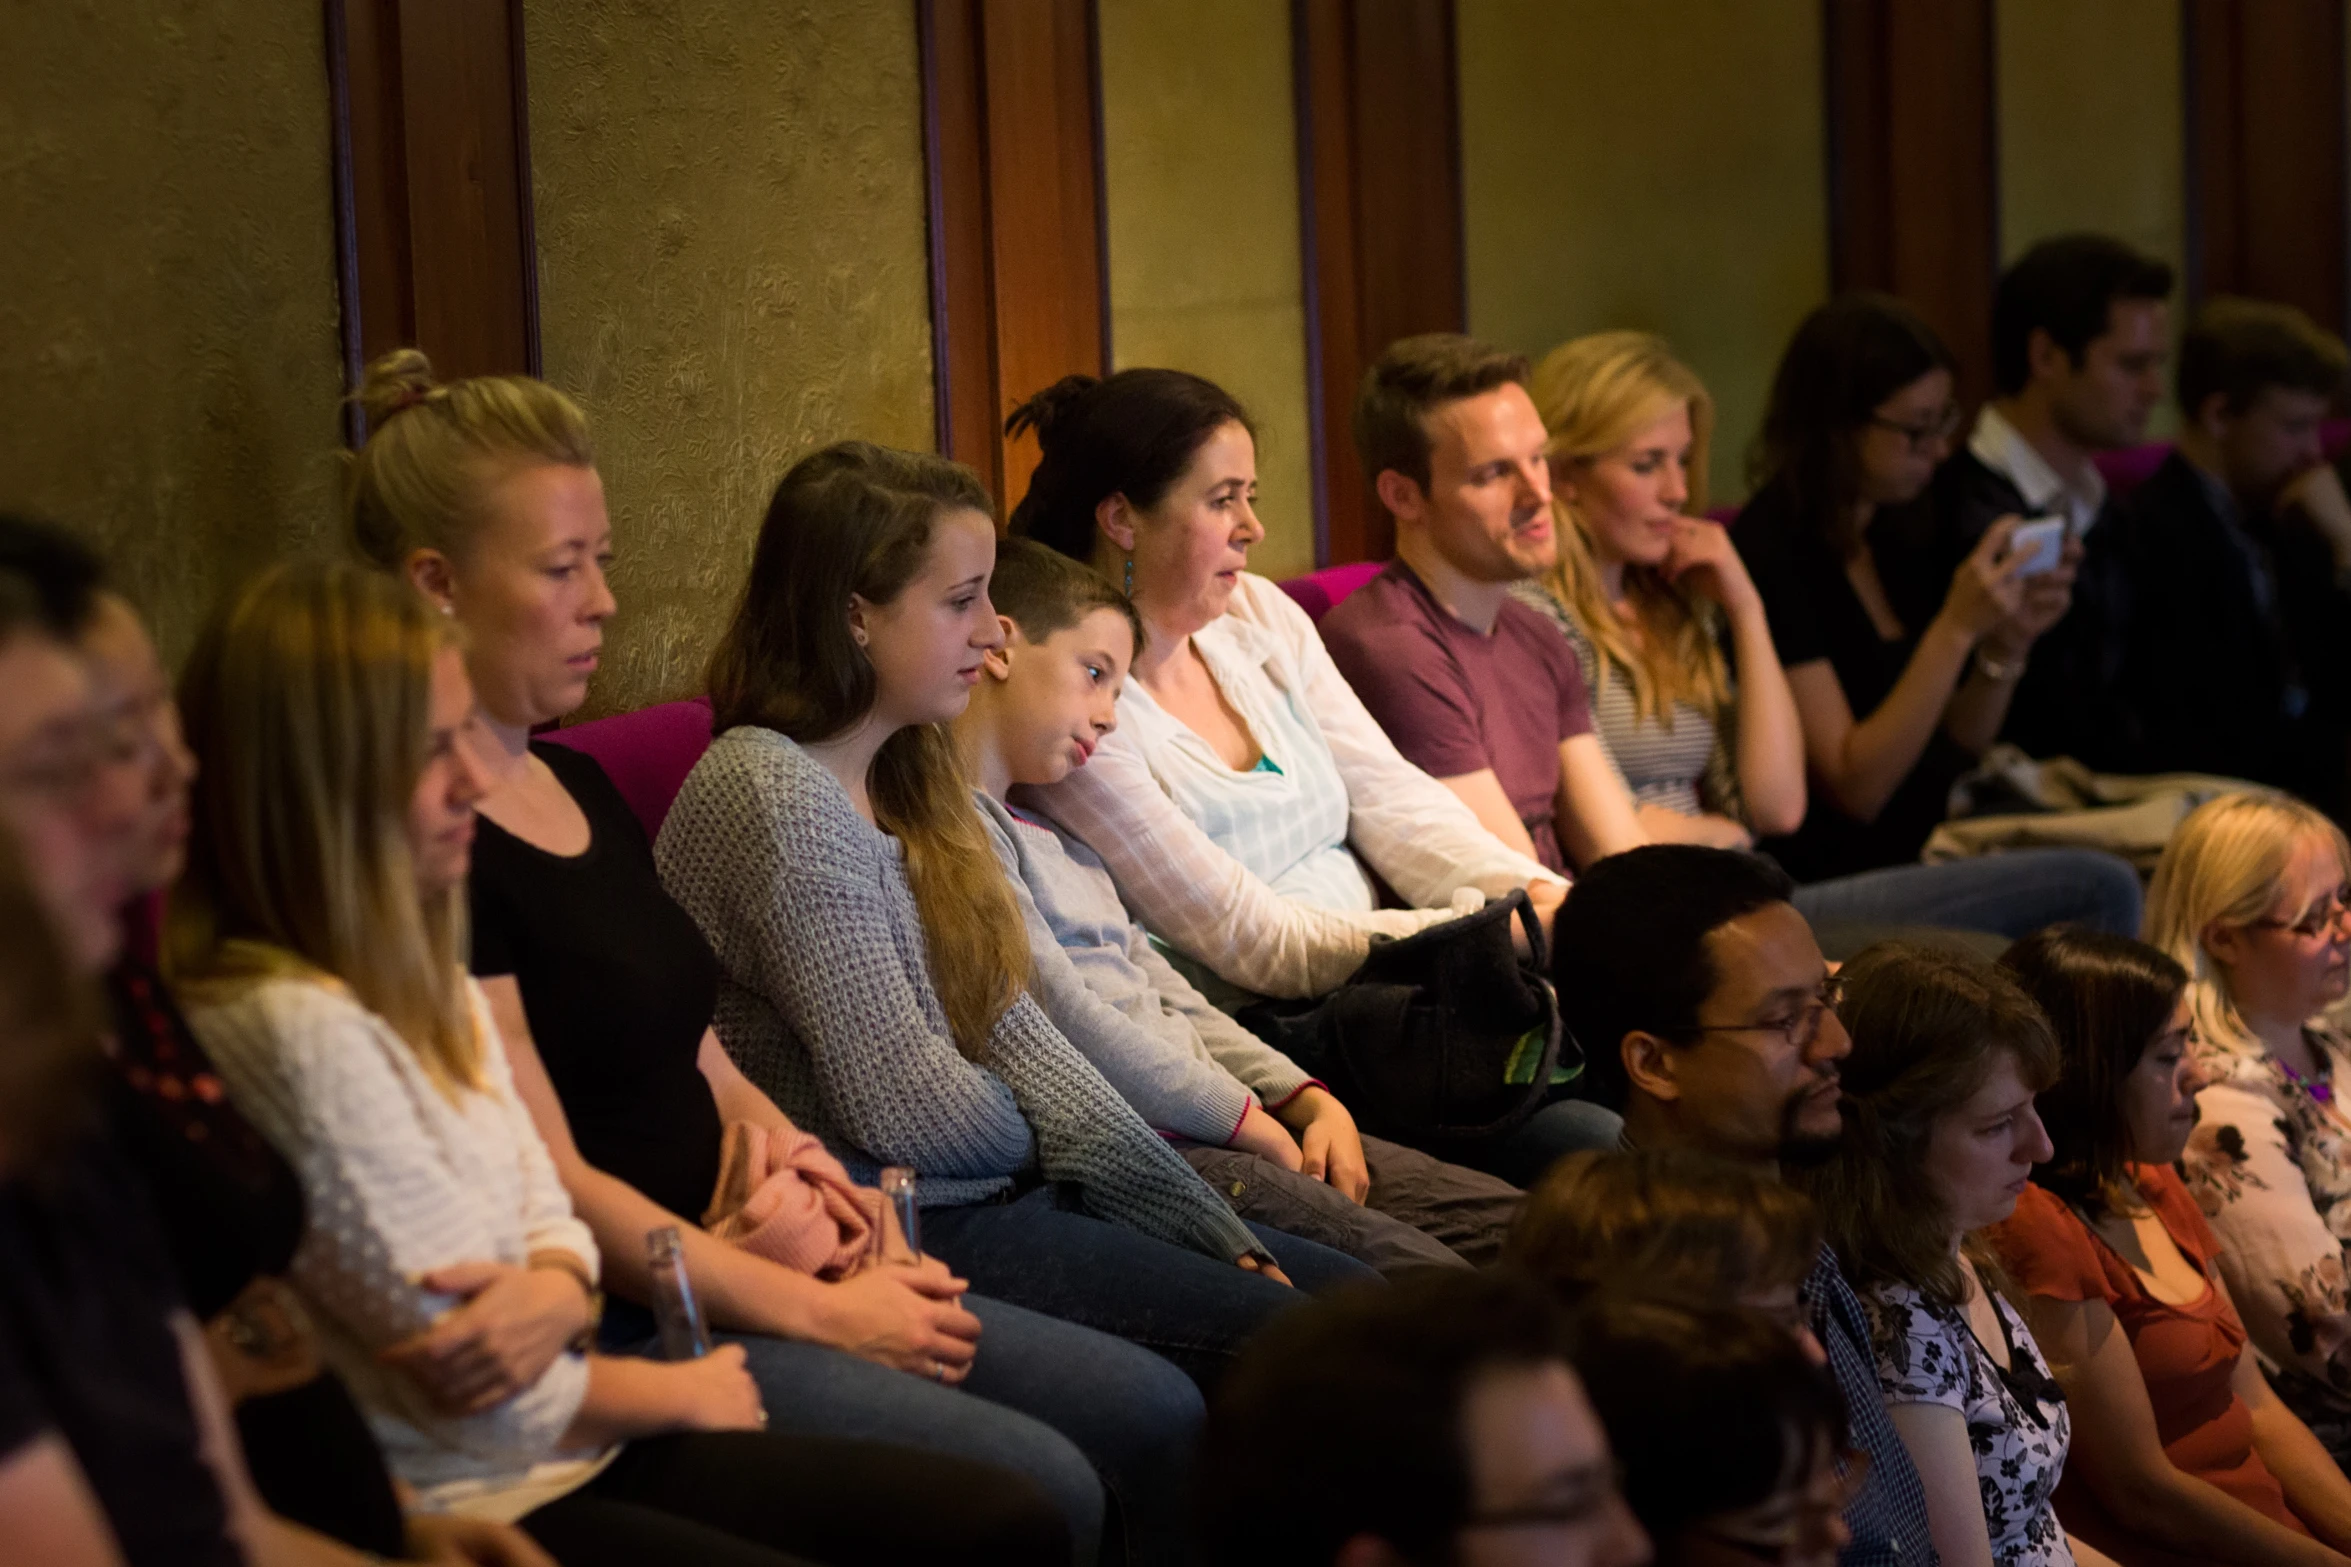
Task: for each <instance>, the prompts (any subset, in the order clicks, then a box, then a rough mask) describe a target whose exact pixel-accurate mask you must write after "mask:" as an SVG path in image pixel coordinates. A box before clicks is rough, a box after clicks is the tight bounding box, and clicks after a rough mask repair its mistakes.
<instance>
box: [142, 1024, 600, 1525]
mask: <svg viewBox="0 0 2351 1567" xmlns="http://www.w3.org/2000/svg"><path fill="white" fill-rule="evenodd" d="M465 983H466V990H467V994H468V997H469V999H470V1000H471V1003H472V1006H473V1014H474V1025H475V1027H476V1028H477V1029H478V1030H479V1031H480V1034H481V1038H482V1041H483V1044H484V1049H483V1052H482V1065H483V1073H484V1076H485V1077H486V1078H487V1080H488V1086H487V1087H486V1088H485V1089H481V1090H469V1091H464V1092H461V1093H459V1094H458V1095H456V1097H455V1098H451V1097H450V1096H449V1095H447V1094H445V1093H443V1092H442V1091H441V1090H440V1089H439V1088H438V1087H437V1086H435V1084H434V1082H433V1080H432V1079H431V1078H429V1077H427V1076H426V1075H425V1070H424V1066H423V1064H422V1063H421V1062H420V1061H419V1060H418V1058H417V1055H416V1052H415V1051H414V1050H413V1049H412V1048H410V1046H409V1045H408V1043H407V1042H406V1041H405V1040H403V1039H402V1038H401V1037H400V1036H399V1035H398V1034H397V1033H395V1032H394V1031H393V1029H392V1026H391V1025H390V1024H389V1023H387V1022H385V1021H384V1020H383V1019H382V1018H380V1017H378V1016H376V1015H375V1014H374V1013H372V1012H370V1011H368V1010H367V1009H366V1008H365V1007H362V1006H361V1005H360V1004H359V1003H358V1002H357V1001H356V1000H354V999H353V998H352V996H351V994H350V992H349V991H348V990H346V989H344V988H343V987H342V986H341V985H339V984H337V983H335V982H334V981H331V980H306V979H292V978H289V979H273V980H268V981H265V982H263V983H260V984H256V985H253V986H251V987H250V988H247V989H243V990H240V991H238V992H237V993H235V994H234V995H233V996H229V997H226V998H214V997H199V998H189V1000H190V1004H189V1005H188V1007H187V1014H188V1023H189V1026H190V1027H191V1028H193V1029H194V1030H195V1032H196V1036H197V1038H198V1039H199V1040H200V1041H201V1042H202V1043H203V1045H204V1048H205V1050H206V1051H207V1052H208V1053H209V1054H210V1055H211V1056H212V1059H213V1061H214V1062H215V1063H216V1064H217V1065H218V1066H219V1069H220V1075H221V1077H222V1079H223V1080H224V1081H225V1082H226V1083H227V1084H228V1087H229V1093H230V1095H231V1097H232V1098H234V1099H235V1101H236V1104H237V1108H238V1109H239V1110H241V1111H243V1112H244V1114H245V1116H246V1118H247V1119H249V1120H250V1121H252V1123H253V1124H254V1125H255V1126H256V1127H257V1128H259V1129H260V1131H261V1134H262V1135H263V1136H264V1137H266V1138H268V1139H269V1140H270V1142H272V1143H273V1144H275V1145H276V1146H277V1149H278V1151H279V1152H281V1153H283V1154H284V1155H285V1156H286V1158H287V1160H288V1161H289V1162H291V1163H292V1164H293V1166H294V1169H295V1171H296V1173H297V1174H298V1175H299V1176H300V1178H301V1181H302V1192H303V1196H304V1197H305V1198H306V1199H307V1200H308V1203H309V1208H310V1219H309V1225H308V1227H307V1228H306V1229H305V1230H304V1232H303V1236H302V1243H301V1246H300V1248H299V1249H298V1250H297V1251H296V1252H295V1253H294V1264H293V1270H292V1278H293V1282H294V1285H295V1287H296V1288H297V1289H298V1290H299V1291H300V1292H301V1294H302V1297H303V1300H304V1303H305V1304H306V1305H307V1306H308V1307H309V1308H310V1311H311V1314H312V1315H313V1316H314V1317H315V1318H316V1319H317V1322H318V1327H319V1331H320V1338H321V1342H322V1344H323V1347H324V1349H325V1352H326V1356H327V1359H328V1361H329V1363H330V1364H332V1365H333V1367H334V1368H335V1370H336V1371H337V1372H338V1373H340V1374H341V1376H342V1378H343V1380H344V1381H345V1382H347V1383H348V1384H350V1387H351V1391H352V1393H353V1394H354V1395H355V1396H356V1397H357V1398H358V1400H359V1402H360V1403H361V1405H362V1406H363V1407H364V1408H365V1409H366V1410H367V1413H368V1418H369V1422H370V1423H371V1424H372V1425H373V1426H374V1428H375V1433H376V1438H377V1440H378V1441H379V1442H381V1443H382V1444H383V1448H384V1453H385V1456H386V1457H387V1459H389V1460H390V1462H391V1465H392V1468H393V1470H394V1472H396V1473H397V1474H398V1475H399V1476H400V1477H401V1478H402V1479H404V1480H406V1481H408V1482H409V1483H410V1484H411V1485H414V1486H416V1487H418V1489H419V1490H421V1491H424V1492H426V1493H427V1497H428V1500H431V1499H432V1495H431V1493H432V1492H434V1491H435V1490H436V1489H439V1490H442V1491H446V1492H449V1493H452V1494H453V1495H462V1496H464V1497H466V1498H467V1499H468V1501H469V1503H470V1502H471V1501H474V1500H478V1499H479V1498H481V1497H482V1496H484V1495H485V1494H487V1493H491V1492H496V1491H499V1490H501V1489H508V1488H517V1487H523V1486H525V1485H526V1483H538V1482H544V1480H545V1479H546V1478H547V1477H546V1475H545V1474H544V1472H542V1473H541V1474H539V1475H537V1476H533V1475H532V1473H531V1471H532V1470H533V1468H534V1467H535V1466H539V1465H542V1464H543V1463H545V1462H546V1461H548V1460H551V1459H561V1460H569V1459H577V1458H581V1457H583V1456H592V1455H582V1454H576V1453H574V1454H559V1453H558V1452H557V1449H556V1443H557V1442H558V1441H559V1440H560V1439H561V1437H562V1435H563V1432H564V1431H565V1429H566V1428H568V1427H569V1426H570V1424H571V1422H572V1418H573V1416H574V1415H576V1414H577V1413H578V1411H579V1407H580V1402H581V1399H582V1398H583V1397H584V1396H585V1395H586V1393H587V1387H588V1367H587V1362H586V1360H584V1359H583V1358H582V1357H580V1356H578V1355H570V1354H567V1355H564V1356H561V1357H560V1358H558V1359H557V1360H556V1362H555V1364H554V1365H552V1366H550V1367H549V1368H548V1369H547V1371H546V1372H545V1373H544V1374H543V1375H541V1376H540V1378H539V1380H538V1381H537V1382H536V1383H534V1384H532V1385H531V1386H530V1387H528V1388H526V1389H524V1390H523V1391H522V1392H521V1393H519V1394H517V1395H515V1396H514V1397H513V1398H511V1399H509V1400H507V1401H506V1402H505V1403H503V1404H500V1405H499V1406H498V1407H496V1408H495V1409H491V1410H488V1411H486V1412H484V1413H482V1414H478V1415H469V1416H451V1415H446V1414H443V1413H441V1412H440V1411H439V1410H437V1409H436V1408H434V1407H433V1405H432V1404H431V1403H430V1402H429V1401H428V1400H427V1399H426V1398H425V1396H424V1394H423V1392H422V1390H421V1389H420V1388H419V1387H418V1386H417V1385H416V1384H415V1383H414V1382H413V1381H411V1380H410V1379H409V1378H408V1377H407V1376H406V1375H405V1374H404V1373H401V1372H398V1371H394V1370H391V1369H389V1368H387V1367H385V1366H384V1365H382V1364H380V1363H379V1362H378V1361H377V1359H376V1355H377V1352H378V1351H380V1350H382V1349H384V1348H386V1347H387V1346H389V1345H391V1344H394V1343H397V1342H398V1341H399V1340H401V1339H404V1338H407V1337H408V1336H409V1335H411V1334H413V1333H416V1332H419V1331H421V1330H422V1329H424V1328H426V1327H429V1326H431V1324H432V1323H433V1321H434V1320H435V1319H436V1318H438V1317H439V1316H441V1315H442V1314H443V1313H444V1312H446V1311H448V1310H449V1309H450V1308H451V1307H452V1306H453V1305H455V1304H456V1302H455V1301H454V1300H453V1299H452V1298H451V1297H450V1296H447V1295H441V1294H435V1293H434V1292H432V1291H430V1290H427V1289H424V1288H423V1287H421V1286H420V1285H419V1284H418V1283H417V1280H418V1278H419V1277H420V1276H422V1275H423V1274H425V1273H428V1272H431V1271H432V1270H434V1269H436V1268H442V1267H446V1266H448V1265H449V1264H451V1263H457V1262H469V1261H484V1260H487V1261H496V1262H507V1263H514V1264H517V1265H520V1264H522V1263H524V1262H526V1261H527V1260H528V1259H529V1257H530V1254H531V1253H533V1252H535V1251H556V1250H561V1251H568V1252H570V1253H572V1254H573V1255H575V1256H576V1257H578V1258H579V1260H580V1261H581V1263H582V1264H583V1265H585V1266H586V1268H587V1269H588V1272H589V1275H590V1277H593V1276H594V1275H595V1271H596V1265H597V1257H596V1243H595V1241H594V1239H593V1238H592V1237H591V1236H590V1235H589V1233H588V1228H587V1226H586V1225H584V1224H582V1223H581V1222H580V1221H579V1220H578V1219H576V1218H574V1217H573V1216H572V1211H571V1200H570V1198H568V1197H567V1196H566V1195H565V1194H564V1190H563V1187H562V1184H561V1183H560V1182H559V1181H558V1180H557V1179H556V1175H555V1166H554V1163H553V1161H552V1160H550V1159H549V1158H548V1155H547V1148H546V1145H545V1144H544V1143H542V1142H541V1141H540V1140H539V1134H538V1131H537V1129H536V1128H535V1127H534V1126H533V1125H532V1124H531V1118H530V1112H529V1111H527V1110H526V1109H524V1108H523V1105H522V1102H521V1101H520V1100H519V1099H518V1098H517V1097H516V1096H515V1091H514V1079H513V1077H512V1076H511V1075H510V1074H509V1072H508V1070H507V1065H506V1052H505V1051H504V1050H503V1049H501V1048H500V1046H499V1043H498V1036H497V1029H496V1025H495V1024H493V1023H492V1022H491V1020H490V1013H489V1007H488V1005H487V1003H485V1002H484V1001H483V999H482V996H481V992H480V990H479V989H478V988H476V987H475V985H474V983H473V981H472V980H470V979H468V980H467V981H466V982H465ZM582 1477H583V1478H584V1474H583V1476H582ZM558 1489H560V1487H559V1488H558ZM539 1499H541V1500H544V1499H545V1497H544V1494H541V1496H540V1498H539ZM467 1510H469V1511H470V1510H485V1511H486V1510H494V1509H476V1508H474V1507H472V1506H470V1505H469V1506H468V1508H467Z"/></svg>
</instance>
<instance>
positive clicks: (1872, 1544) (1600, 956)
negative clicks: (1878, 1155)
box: [1552, 844, 1936, 1567]
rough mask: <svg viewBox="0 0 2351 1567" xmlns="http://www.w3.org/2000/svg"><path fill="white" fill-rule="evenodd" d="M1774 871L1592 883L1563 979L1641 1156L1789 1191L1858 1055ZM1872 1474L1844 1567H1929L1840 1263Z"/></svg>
mask: <svg viewBox="0 0 2351 1567" xmlns="http://www.w3.org/2000/svg"><path fill="white" fill-rule="evenodd" d="M1794 891H1795V886H1794V883H1792V882H1791V881H1790V880H1789V879H1788V877H1787V875H1786V874H1785V873H1784V872H1782V871H1781V870H1780V869H1779V868H1778V867H1777V866H1776V865H1773V864H1772V863H1771V862H1770V861H1768V860H1765V859H1760V858H1757V857H1755V856H1752V855H1746V854H1738V853H1734V852H1732V851H1730V850H1727V849H1709V848H1702V847H1699V846H1697V845H1693V844H1655V845H1651V846H1649V847H1646V848H1640V849H1634V850H1631V851H1629V852H1627V853H1624V854H1619V855H1614V856H1611V857H1610V858H1608V859H1604V860H1601V861H1599V862H1598V863H1596V864H1594V865H1593V866H1591V867H1590V868H1589V869H1588V870H1586V871H1585V872H1584V874H1583V876H1582V878H1581V879H1579V880H1578V881H1577V882H1576V884H1575V886H1574V887H1573V888H1572V889H1570V891H1569V893H1568V896H1567V902H1566V903H1565V904H1564V905H1563V906H1562V907H1561V909H1560V912H1559V917H1558V922H1557V925H1556V934H1555V939H1554V941H1553V947H1552V951H1553V966H1552V979H1553V982H1554V983H1555V984H1556V986H1557V987H1558V990H1559V1003H1560V1009H1561V1012H1562V1014H1563V1015H1564V1018H1565V1021H1566V1023H1567V1026H1568V1029H1569V1031H1570V1032H1571V1033H1572V1034H1573V1035H1574V1036H1575V1038H1576V1040H1577V1042H1578V1044H1579V1045H1580V1046H1581V1047H1582V1050H1583V1056H1584V1061H1585V1077H1586V1081H1587V1082H1588V1083H1589V1084H1590V1092H1591V1094H1592V1097H1593V1098H1595V1099H1597V1100H1598V1101H1599V1102H1600V1103H1602V1104H1604V1105H1609V1106H1611V1107H1612V1108H1615V1109H1618V1110H1620V1111H1621V1112H1622V1114H1623V1115H1624V1121H1625V1131H1624V1139H1625V1142H1626V1144H1627V1145H1628V1146H1631V1147H1638V1148H1686V1149H1691V1150H1694V1151H1696V1152H1700V1153H1708V1154H1713V1155H1715V1156H1716V1157H1719V1158H1723V1159H1729V1160H1733V1161H1736V1162H1738V1163H1741V1164H1747V1165H1751V1166H1754V1167H1756V1168H1758V1169H1763V1170H1767V1171H1769V1172H1771V1173H1772V1174H1774V1175H1776V1174H1777V1173H1778V1172H1779V1170H1780V1169H1781V1167H1782V1166H1783V1165H1786V1164H1791V1163H1802V1162H1806V1161H1810V1160H1815V1159H1818V1158H1821V1157H1823V1156H1824V1155H1826V1154H1827V1153H1829V1152H1830V1151H1832V1150H1833V1149H1834V1148H1835V1147H1836V1145H1837V1143H1838V1142H1839V1140H1840V1139H1841V1138H1842V1137H1843V1136H1844V1130H1845V1128H1844V1119H1843V1116H1842V1114H1841V1112H1840V1109H1839V1102H1840V1099H1841V1098H1842V1092H1841V1090H1840V1088H1839V1086H1838V1063H1839V1062H1841V1061H1843V1060H1844V1058H1845V1056H1846V1055H1847V1054H1848V1053H1849V1052H1850V1051H1851V1049H1852V1044H1853V1042H1852V1040H1851V1039H1850V1038H1848V1037H1847V1035H1846V1033H1845V1028H1844V1025H1843V1024H1842V1023H1840V1022H1839V1021H1838V1019H1837V1014H1836V1002H1837V995H1838V986H1837V980H1836V976H1835V975H1834V974H1832V973H1831V972H1830V968H1829V964H1828V961H1827V959H1825V958H1824V957H1822V955H1821V950H1820V944H1819V942H1818V941H1816V940H1815V939H1814V937H1813V933H1812V928H1811V926H1809V925H1808V924H1806V923H1805V920H1804V916H1803V915H1801V914H1799V913H1797V912H1796V909H1795V906H1794V905H1793V904H1792V903H1790V902H1789V901H1788V900H1789V897H1790V895H1791V894H1792V893H1793V892H1794ZM1801 1294H1802V1297H1803V1300H1804V1303H1805V1306H1806V1309H1807V1311H1808V1313H1809V1322H1810V1326H1811V1328H1812V1331H1813V1334H1814V1335H1815V1336H1816V1337H1817V1338H1818V1339H1819V1340H1820V1343H1821V1345H1822V1347H1823V1348H1825V1349H1826V1350H1827V1352H1828V1361H1829V1369H1830V1371H1831V1373H1832V1374H1833V1375H1834V1376H1835V1377H1836V1380H1837V1385H1838V1386H1839V1387H1840V1388H1841V1389H1842V1390H1843V1391H1844V1394H1845V1402H1846V1405H1847V1412H1848V1414H1849V1415H1850V1417H1851V1421H1852V1442H1853V1444H1854V1445H1855V1446H1856V1447H1858V1448H1859V1449H1861V1450H1862V1451H1863V1452H1865V1453H1867V1454H1868V1455H1869V1458H1870V1464H1869V1472H1868V1474H1867V1475H1866V1476H1865V1477H1864V1478H1863V1480H1862V1482H1861V1484H1860V1486H1859V1488H1858V1490H1857V1492H1856V1494H1855V1496H1854V1498H1853V1501H1852V1503H1851V1505H1850V1506H1849V1507H1848V1508H1847V1509H1846V1512H1845V1523H1846V1527H1847V1528H1849V1529H1850V1530H1851V1531H1852V1536H1853V1538H1852V1543H1851V1544H1850V1545H1848V1546H1847V1547H1846V1548H1845V1550H1844V1551H1843V1552H1841V1553H1840V1556H1839V1560H1840V1562H1842V1563H1844V1564H1846V1567H1858V1564H1870V1567H1890V1564H1893V1563H1897V1562H1899V1563H1922V1562H1923V1563H1931V1562H1933V1561H1934V1560H1935V1559H1936V1558H1935V1548H1934V1542H1933V1540H1932V1538H1931V1536H1930V1534H1929V1532H1928V1527H1927V1514H1926V1493H1925V1491H1924V1490H1923V1489H1922V1488H1921V1486H1920V1484H1919V1479H1918V1471H1917V1469H1916V1468H1915V1467H1914V1466H1913V1465H1912V1463H1911V1461H1910V1455H1909V1453H1908V1452H1907V1451H1906V1450H1905V1449H1904V1447H1903V1446H1902V1442H1901V1439H1900V1437H1899V1436H1897V1435H1896V1434H1895V1431H1894V1426H1893V1422H1892V1421H1891V1420H1890V1419H1889V1418H1888V1416H1887V1414H1886V1408H1885V1404H1884V1402H1883V1399H1882V1398H1881V1396H1880V1394H1879V1392H1878V1382H1877V1374H1876V1371H1875V1368H1874V1363H1873V1361H1872V1359H1871V1355H1870V1343H1869V1327H1868V1322H1867V1319H1866V1318H1865V1317H1864V1316H1863V1314H1862V1309H1861V1303H1860V1301H1859V1300H1858V1299H1856V1298H1855V1296H1854V1294H1853V1291H1852V1289H1851V1287H1850V1286H1849V1285H1847V1284H1846V1282H1845V1278H1844V1275H1843V1274H1842V1273H1841V1272H1839V1271H1838V1268H1837V1261H1836V1258H1835V1256H1834V1255H1833V1254H1832V1253H1831V1252H1829V1251H1828V1250H1827V1249H1826V1248H1823V1249H1822V1251H1821V1254H1820V1260H1819V1262H1818V1263H1817V1264H1815V1266H1814V1268H1813V1271H1812V1273H1811V1275H1810V1277H1808V1278H1807V1279H1806V1280H1805V1282H1804V1286H1803V1289H1802V1291H1801Z"/></svg>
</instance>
